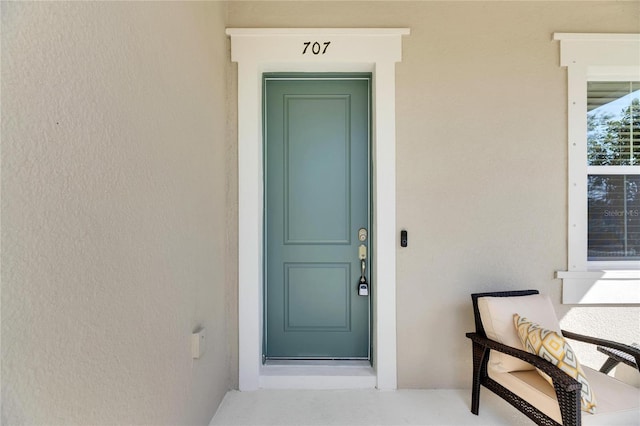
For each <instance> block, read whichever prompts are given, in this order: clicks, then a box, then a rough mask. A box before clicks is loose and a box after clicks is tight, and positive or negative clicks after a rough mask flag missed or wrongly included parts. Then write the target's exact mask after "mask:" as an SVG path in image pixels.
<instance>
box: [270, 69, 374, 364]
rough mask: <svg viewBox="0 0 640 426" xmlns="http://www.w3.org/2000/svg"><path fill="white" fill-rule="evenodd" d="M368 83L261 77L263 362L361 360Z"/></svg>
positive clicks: (365, 306)
mask: <svg viewBox="0 0 640 426" xmlns="http://www.w3.org/2000/svg"><path fill="white" fill-rule="evenodd" d="M370 81H371V80H370V75H366V76H365V75H348V76H347V75H339V76H332V77H330V76H322V77H320V76H317V77H308V76H296V77H294V76H291V77H285V76H282V75H265V79H264V100H265V103H264V108H265V112H264V113H265V121H264V122H265V129H264V135H265V340H264V343H265V344H264V351H265V357H266V358H267V359H269V358H271V359H278V358H290V359H296V358H308V359H325V358H332V359H368V358H369V353H370V351H369V347H370V343H369V335H370V331H369V328H370V327H369V321H370V314H369V312H370V309H369V308H370V296H369V297H367V296H359V295H358V289H357V284H358V281H359V279H360V275H361V263H360V259H359V256H358V248H359V246H360V245H361V244H364V245H366V246H367V249H368V250H369V249H370V244H369V242H370V239H371V235H368V238H367V239H366V240H365V241H364V242H362V241H360V240H359V239H358V230H359V229H360V228H365V229H367V231H369V105H370V102H369V94H370ZM367 254H368V256H367V260H366V262H367V264H366V276H367V279H368V280H369V281H370V274H369V259H370V258H371V256H370V255H371V253H367ZM369 284H370V283H369ZM369 293H371V285H369Z"/></svg>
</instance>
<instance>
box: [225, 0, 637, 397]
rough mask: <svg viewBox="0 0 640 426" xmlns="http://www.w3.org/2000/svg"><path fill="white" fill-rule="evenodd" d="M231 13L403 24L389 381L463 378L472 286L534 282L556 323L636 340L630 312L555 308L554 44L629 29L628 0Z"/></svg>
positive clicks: (260, 18)
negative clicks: (394, 359)
mask: <svg viewBox="0 0 640 426" xmlns="http://www.w3.org/2000/svg"><path fill="white" fill-rule="evenodd" d="M228 12H229V15H228V25H229V26H230V27H291V26H295V27H409V28H411V35H410V36H408V37H404V39H403V61H402V62H401V63H400V64H398V65H397V67H396V70H397V98H396V108H397V110H396V111H397V225H398V229H403V228H404V229H407V230H408V231H409V247H407V248H404V249H402V248H400V247H398V250H397V303H398V314H397V331H398V385H399V386H400V387H404V388H451V387H468V386H470V379H471V347H470V343H469V341H468V340H467V339H465V337H464V333H465V332H466V331H470V330H472V329H473V318H472V312H471V304H470V298H469V294H470V293H472V292H478V291H492V290H500V289H523V288H532V287H533V288H538V289H539V290H540V291H542V292H544V293H547V294H549V295H551V297H552V298H553V300H554V301H555V303H556V310H557V312H558V314H559V316H560V317H561V318H562V321H561V322H562V325H563V326H564V327H565V328H567V329H574V330H576V331H581V332H590V333H593V334H594V335H599V336H603V337H612V338H618V339H621V340H623V341H627V342H631V341H640V331H639V330H640V310H639V309H638V308H637V307H619V306H618V307H602V308H600V307H574V306H566V305H560V291H561V282H560V281H559V280H556V279H554V278H553V276H554V271H556V270H563V269H565V268H566V245H567V240H566V223H567V210H566V204H567V196H566V183H567V178H566V175H567V166H566V162H567V149H566V134H567V118H566V117H567V115H566V90H567V89H566V70H565V69H563V68H561V67H560V66H559V45H558V43H557V42H552V41H551V36H552V33H553V32H639V31H640V21H639V20H638V16H640V3H639V2H591V1H587V2H573V1H572V2H540V1H534V2H520V1H517V2H503V1H500V2H478V1H474V2H431V1H428V2H424V1H415V2H322V3H321V2H262V1H259V2H231V3H230V4H229V9H228ZM582 349H583V348H582V347H580V348H579V350H580V353H579V356H580V358H581V359H583V361H584V363H585V364H587V365H593V366H599V363H600V362H601V358H600V355H599V354H597V353H593V354H591V353H588V352H586V351H583V350H582ZM576 350H578V348H577V349H576ZM443 360H444V361H443Z"/></svg>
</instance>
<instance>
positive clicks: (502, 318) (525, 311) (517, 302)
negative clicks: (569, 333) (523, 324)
mask: <svg viewBox="0 0 640 426" xmlns="http://www.w3.org/2000/svg"><path fill="white" fill-rule="evenodd" d="M478 311H479V312H480V319H481V320H482V326H483V327H484V331H485V333H486V335H487V337H488V338H489V339H491V340H495V341H496V342H499V343H503V344H505V345H507V346H511V347H513V348H517V349H522V350H525V348H524V346H522V342H521V341H520V338H519V337H518V333H517V332H516V329H515V327H514V326H513V314H520V315H521V316H524V317H527V318H536V321H539V324H540V325H541V326H542V327H544V328H546V329H549V330H553V331H555V332H556V333H558V334H559V335H562V332H561V331H560V324H559V323H558V318H557V317H556V312H555V310H554V309H553V303H551V299H550V298H549V296H546V295H543V294H532V295H529V296H513V297H480V298H478ZM488 367H489V370H492V369H493V370H495V371H497V372H499V373H508V372H510V371H524V370H533V369H534V368H533V366H532V365H531V364H529V363H527V362H524V361H521V360H519V359H518V358H514V357H512V356H510V355H506V354H503V353H500V352H497V351H491V355H490V356H489V365H488Z"/></svg>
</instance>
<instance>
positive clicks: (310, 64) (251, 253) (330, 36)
mask: <svg viewBox="0 0 640 426" xmlns="http://www.w3.org/2000/svg"><path fill="white" fill-rule="evenodd" d="M226 33H227V35H230V36H231V60H232V61H234V62H237V63H238V203H239V204H238V239H239V241H238V256H239V259H238V269H239V271H238V333H239V351H238V358H239V359H238V362H239V366H238V367H239V388H240V390H242V391H245V390H255V389H258V388H259V383H260V373H261V365H262V330H263V328H262V321H263V235H264V232H263V231H264V224H263V208H264V205H263V184H264V180H263V176H264V174H263V173H264V171H263V152H262V151H263V149H262V144H263V141H262V74H263V73H264V72H301V71H303V72H323V71H326V72H353V71H357V72H362V71H364V72H371V73H372V76H373V87H372V88H373V93H372V98H373V105H372V112H373V114H372V163H373V167H372V177H373V193H372V196H373V197H372V198H373V199H372V203H373V223H372V227H373V232H372V234H373V241H372V244H373V253H374V255H375V259H376V261H375V262H374V265H372V268H373V274H372V275H373V277H375V283H373V285H374V290H373V297H374V300H373V324H372V325H373V335H372V339H373V341H372V343H373V361H374V369H375V372H376V379H377V382H376V383H377V388H378V389H395V388H396V387H397V368H396V359H397V358H396V187H395V186H396V164H395V163H396V157H395V143H396V140H395V63H396V62H400V60H401V53H402V35H406V34H409V29H408V28H373V29H370V28H367V29H353V28H331V29H328V28H297V29H293V28H286V29H278V28H268V29H258V28H256V29H253V28H229V29H227V30H226ZM307 42H309V44H308V45H305V43H307ZM314 43H318V45H314ZM305 46H307V49H306V51H305ZM317 46H320V47H321V48H317ZM314 47H315V48H314ZM325 47H326V50H325ZM303 52H304V53H303Z"/></svg>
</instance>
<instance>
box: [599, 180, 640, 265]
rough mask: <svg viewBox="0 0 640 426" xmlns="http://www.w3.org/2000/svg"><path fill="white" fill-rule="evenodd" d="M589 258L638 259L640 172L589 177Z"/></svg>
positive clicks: (639, 239) (639, 247)
mask: <svg viewBox="0 0 640 426" xmlns="http://www.w3.org/2000/svg"><path fill="white" fill-rule="evenodd" d="M587 185H588V194H589V200H588V210H589V212H588V232H589V237H588V240H589V241H588V258H589V260H640V192H639V189H640V175H630V176H625V175H590V176H588V183H587Z"/></svg>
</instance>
